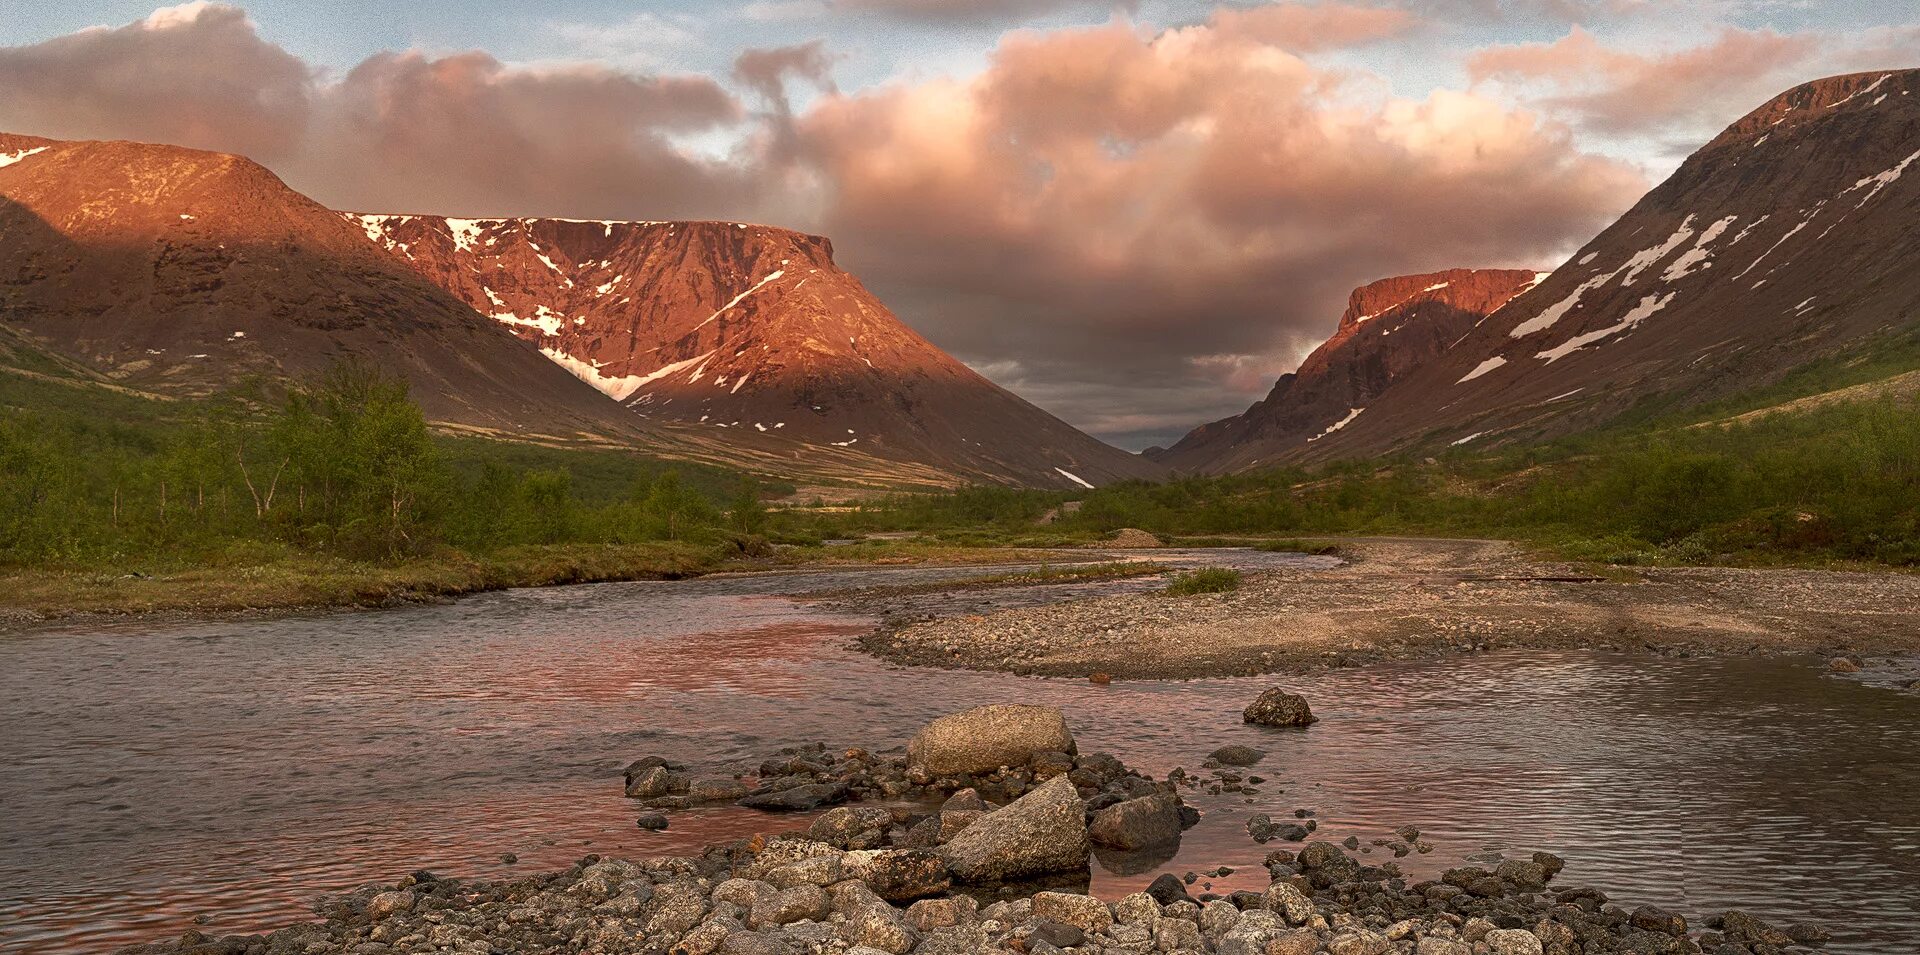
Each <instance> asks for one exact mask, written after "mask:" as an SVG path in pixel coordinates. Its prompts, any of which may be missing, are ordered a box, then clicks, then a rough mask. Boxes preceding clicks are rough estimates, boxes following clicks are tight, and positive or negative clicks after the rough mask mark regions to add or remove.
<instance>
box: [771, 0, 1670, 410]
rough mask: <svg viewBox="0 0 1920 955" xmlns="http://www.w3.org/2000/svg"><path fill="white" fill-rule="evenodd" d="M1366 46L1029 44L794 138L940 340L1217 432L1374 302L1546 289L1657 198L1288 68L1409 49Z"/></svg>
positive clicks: (1362, 86) (1354, 85) (1258, 40)
mask: <svg viewBox="0 0 1920 955" xmlns="http://www.w3.org/2000/svg"><path fill="white" fill-rule="evenodd" d="M1357 22H1365V21H1362V20H1360V19H1359V18H1358V17H1354V18H1343V17H1339V16H1335V17H1333V18H1329V19H1326V20H1325V21H1324V22H1323V23H1321V24H1320V25H1319V27H1318V28H1316V29H1306V28H1305V27H1304V26H1302V25H1301V24H1289V27H1290V28H1289V29H1288V30H1284V31H1271V30H1263V29H1249V23H1248V21H1247V20H1246V19H1245V18H1243V17H1240V16H1235V15H1221V16H1216V17H1215V18H1214V19H1212V20H1210V21H1209V22H1207V23H1203V24H1200V25H1195V26H1189V27H1183V28H1176V29H1170V30H1166V31H1162V32H1153V31H1149V30H1143V29H1140V28H1137V27H1135V26H1133V25H1130V24H1127V23H1124V22H1119V23H1112V24H1109V25H1106V26H1103V27H1097V28H1087V29H1075V30H1062V31H1055V32H1047V33H1038V32H1024V33H1013V34H1009V35H1008V36H1006V37H1005V38H1003V40H1002V42H1001V44H1000V46H999V48H998V49H997V51H996V52H995V53H994V56H993V58H992V61H991V64H990V66H989V67H988V68H987V69H986V70H985V72H983V73H981V74H980V75H978V76H976V77H973V78H969V79H964V80H954V79H943V80H935V81H931V82H925V83H919V84H911V85H909V84H894V85H889V86H884V87H881V88H877V89H872V90H867V91H863V92H860V93H858V94H855V95H849V96H841V97H831V98H828V99H825V100H823V101H822V102H820V103H818V104H816V105H815V106H814V107H813V108H812V109H811V110H810V111H809V112H808V113H807V114H806V115H804V116H803V117H801V119H800V128H801V131H802V137H803V141H804V143H805V149H806V152H807V156H808V158H809V160H810V161H811V162H812V163H814V164H815V165H816V166H817V167H818V168H819V169H820V170H821V178H822V180H823V181H824V182H826V183H828V184H829V185H830V186H831V188H832V189H833V196H832V198H831V200H830V201H829V204H828V207H827V211H826V213H825V216H826V221H825V222H824V223H823V228H824V229H825V230H826V231H827V232H828V233H829V234H832V235H835V236H836V237H837V240H838V242H839V246H840V248H841V249H842V250H843V252H844V256H843V257H844V258H845V259H846V260H847V261H848V262H850V263H852V264H854V265H855V266H856V267H858V268H859V269H860V270H861V271H862V274H865V275H870V276H872V277H873V278H874V280H875V282H876V284H878V285H880V286H881V287H882V289H883V290H884V291H886V292H887V293H888V294H889V295H891V296H893V298H892V300H894V301H897V302H898V303H900V304H901V305H902V306H904V308H905V310H906V313H907V314H911V315H913V316H915V317H916V318H917V319H919V320H920V322H921V325H922V327H923V328H924V329H925V330H926V331H928V332H929V334H930V335H931V336H932V337H933V338H934V339H935V340H936V341H940V342H942V343H945V344H948V345H950V346H951V347H953V348H955V349H956V350H957V351H959V352H960V353H961V354H962V355H963V356H965V357H971V358H976V359H982V358H988V357H993V356H1001V355H1007V354H1017V355H1020V356H1021V357H1022V360H1023V365H1024V367H1025V368H1026V370H1027V372H1026V373H1027V374H1028V375H1030V376H1036V377H1037V376H1045V378H1046V381H1047V384H1046V385H1045V386H1044V388H1045V389H1047V390H1056V391H1063V392H1065V394H1063V398H1064V399H1065V400H1064V401H1063V402H1062V405H1061V407H1060V409H1059V410H1061V411H1065V412H1068V413H1069V414H1073V413H1074V408H1073V407H1072V405H1074V404H1076V403H1077V404H1083V405H1086V406H1088V408H1090V409H1091V408H1095V407H1104V408H1107V409H1109V410H1111V409H1114V408H1133V409H1139V408H1141V407H1143V406H1152V405H1156V404H1162V403H1163V402H1167V401H1169V400H1174V399H1177V400H1178V402H1180V403H1182V404H1183V405H1184V406H1187V407H1190V408H1197V407H1201V406H1205V407H1207V408H1209V409H1211V410H1210V411H1209V412H1208V413H1210V414H1217V413H1218V412H1219V411H1222V410H1238V407H1236V406H1243V405H1244V404H1245V403H1247V401H1249V400H1251V399H1252V398H1253V397H1257V396H1258V394H1260V393H1263V392H1264V391H1265V390H1266V387H1267V386H1269V385H1270V384H1271V380H1270V379H1268V380H1266V381H1264V382H1262V381H1260V380H1258V379H1257V378H1256V377H1255V376H1252V375H1247V374H1244V373H1241V369H1240V367H1239V366H1240V365H1249V364H1250V365H1254V366H1259V367H1263V368H1264V369H1265V370H1269V371H1271V370H1274V369H1277V368H1284V367H1289V363H1290V362H1292V361H1296V360H1297V358H1298V355H1299V354H1300V351H1301V349H1302V348H1303V347H1304V346H1307V345H1310V344H1311V343H1313V342H1314V341H1316V340H1318V339H1320V338H1322V337H1324V335H1325V334H1326V332H1327V330H1328V329H1329V326H1330V325H1331V323H1332V321H1333V319H1334V318H1335V317H1336V316H1337V315H1338V314H1339V312H1340V308H1341V303H1342V302H1344V300H1345V297H1346V295H1347V293H1348V292H1349V291H1350V290H1351V289H1352V288H1353V287H1354V286H1355V285H1358V284H1360V283H1362V282H1365V281H1369V280H1372V279H1375V278H1379V277H1381V276H1384V275H1390V274H1398V273H1405V272H1412V271H1421V270H1426V269H1435V268H1441V267H1451V266H1462V265H1468V266H1492V265H1522V266H1532V265H1548V264H1551V263H1552V262H1553V261H1554V256H1555V255H1557V254H1559V253H1561V252H1562V251H1564V250H1566V249H1567V247H1568V246H1569V245H1573V244H1577V243H1578V242H1579V241H1584V240H1585V239H1586V238H1588V237H1590V236H1591V235H1592V234H1593V233H1594V232H1596V231H1598V229H1599V228H1600V227H1601V226H1603V225H1604V224H1605V223H1607V222H1608V221H1610V220H1611V219H1612V218H1613V217H1614V216H1616V215H1617V214H1618V213H1619V212H1620V211H1621V210H1622V209H1624V208H1625V207H1626V206H1627V205H1629V204H1630V203H1631V202H1632V201H1633V200H1634V199H1636V198H1638V196H1639V195H1640V194H1641V193H1642V192H1643V191H1644V189H1645V185H1646V183H1645V181H1644V179H1643V178H1642V176H1641V175H1640V174H1639V173H1638V171H1637V170H1635V169H1634V168H1631V167H1629V166H1626V165H1623V164H1621V163H1618V162H1614V161H1611V160H1607V159H1601V158H1596V157H1593V156H1590V155H1587V154H1584V153H1583V152H1582V151H1581V150H1580V149H1579V148H1577V147H1576V145H1575V144H1574V142H1573V140H1572V138H1571V136H1570V134H1569V132H1568V131H1567V130H1566V129H1565V128H1564V127H1560V126H1557V125H1554V124H1552V123H1548V122H1546V121H1544V120H1542V119H1541V118H1540V117H1538V116H1536V115H1534V114H1532V113H1529V112H1526V111H1521V110H1515V109H1512V108H1509V107H1507V106H1504V105H1502V104H1500V103H1498V102H1496V101H1494V100H1491V99H1487V98H1484V97H1480V96H1477V95H1474V94H1472V93H1468V92H1459V91H1446V90H1441V91H1436V92H1434V93H1433V94H1431V95H1429V96H1427V97H1424V98H1420V99H1405V98H1398V97H1394V96H1391V95H1388V94H1386V93H1385V92H1384V91H1383V90H1382V84H1381V83H1380V82H1379V81H1377V80H1375V79H1373V78H1370V77H1367V76H1365V75H1355V74H1352V73H1349V72H1346V71H1337V70H1332V69H1328V68H1323V67H1320V66H1316V65H1315V64H1313V63H1311V62H1309V61H1307V60H1305V59H1302V58H1301V57H1300V56H1299V55H1297V54H1296V53H1294V52H1291V51H1289V50H1288V49H1286V48H1284V47H1283V46H1279V45H1276V43H1281V42H1284V43H1286V44H1288V45H1294V46H1309V47H1311V46H1316V45H1322V44H1326V43H1350V42H1355V41H1356V40H1359V39H1366V38H1370V37H1373V36H1376V35H1379V34H1381V33H1382V32H1384V31H1386V30H1388V29H1390V28H1391V27H1392V24H1390V23H1385V22H1382V21H1373V26H1372V27H1371V28H1369V29H1367V30H1355V29H1353V28H1352V24H1353V23H1357ZM1268 25H1269V26H1271V24H1268ZM1221 355H1231V356H1243V357H1242V358H1241V359H1240V360H1239V362H1238V363H1237V364H1235V365H1233V366H1227V365H1225V364H1223V363H1222V362H1220V361H1218V360H1217V359H1216V358H1215V357H1214V356H1221ZM1229 389H1231V390H1229ZM1041 390H1042V389H1041V388H1036V389H1035V391H1034V392H1033V393H1034V394H1039V393H1040V391H1041ZM1203 392H1204V393H1205V400H1204V401H1203V400H1200V395H1201V393H1203ZM1071 420H1078V421H1083V422H1093V421H1095V420H1096V418H1095V416H1094V415H1087V416H1084V417H1074V418H1072V419H1071ZM1187 423H1188V424H1192V423H1197V421H1196V420H1194V419H1189V420H1188V422H1187Z"/></svg>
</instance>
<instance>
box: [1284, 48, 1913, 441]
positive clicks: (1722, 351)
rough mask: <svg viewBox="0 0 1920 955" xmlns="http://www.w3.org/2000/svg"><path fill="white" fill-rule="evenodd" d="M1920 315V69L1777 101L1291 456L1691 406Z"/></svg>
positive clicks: (1829, 85) (1586, 422)
mask: <svg viewBox="0 0 1920 955" xmlns="http://www.w3.org/2000/svg"><path fill="white" fill-rule="evenodd" d="M1916 325H1920V70H1906V71H1897V72H1890V73H1864V74H1855V75H1849V76H1837V77H1831V78H1828V79H1823V80H1818V81H1816V82H1813V83H1808V84H1806V85H1804V86H1800V87H1797V88H1795V89H1793V90H1790V91H1788V92H1786V93H1784V94H1782V95H1780V96H1779V97H1776V98H1775V99H1773V100H1772V101H1770V102H1768V103H1766V104H1765V105H1763V106H1761V107H1760V108H1759V109H1757V110H1755V111H1754V112H1753V113H1751V114H1749V115H1748V116H1746V117H1745V118H1743V119H1741V120H1740V121H1739V122H1736V123H1734V124H1733V125H1732V126H1730V127H1728V129H1727V130H1726V131H1725V132H1723V133H1721V134H1720V135H1719V136H1718V137H1716V138H1715V139H1714V140H1713V141H1712V142H1710V143H1708V144H1707V145H1706V146H1705V147H1703V148H1702V149H1700V151H1698V152H1697V153H1695V154H1694V155H1693V156H1692V157H1690V158H1689V159H1688V160H1687V161H1686V162H1685V163H1684V164H1683V165H1682V166H1681V167H1680V169H1679V170H1678V171H1677V172H1675V173H1674V175H1673V176H1672V177H1671V178H1669V179H1668V180H1667V181H1666V182H1664V183H1662V184H1661V185H1660V186H1659V187H1657V188H1655V189H1654V190H1653V191H1652V192H1650V193H1648V194H1647V196H1646V197H1645V198H1643V199H1642V200H1641V201H1640V202H1639V204H1637V205H1636V206H1635V207H1634V208H1633V209H1632V210H1631V211H1629V212H1628V213H1627V214H1626V215H1625V216H1623V217H1622V218H1621V219H1620V220H1619V221H1618V222H1616V223H1615V224H1614V225H1613V226H1611V227H1609V228H1608V229H1607V230H1606V231H1605V232H1602V233H1601V234H1600V235H1599V236H1598V237H1596V238H1595V239H1594V240H1593V241H1592V242H1590V243H1588V244H1587V245H1586V247H1584V248H1582V249H1581V250H1580V251H1579V252H1578V253H1575V255H1574V256H1573V258H1572V259H1571V260H1570V261H1569V262H1568V263H1566V264H1565V265H1563V266H1562V267H1561V268H1560V269H1559V270H1557V271H1555V272H1554V273H1553V274H1552V275H1551V276H1550V277H1548V278H1547V279H1546V280H1544V281H1542V282H1541V283H1540V284H1539V285H1538V286H1536V287H1534V288H1533V289H1531V290H1529V291H1527V292H1526V293H1524V294H1522V295H1520V296H1519V297H1517V298H1515V299H1514V300H1513V301H1512V302H1510V303H1508V304H1507V305H1506V306H1505V307H1504V308H1501V309H1500V310H1498V311H1496V312H1494V313H1493V314H1492V315H1490V316H1488V317H1487V319H1486V320H1485V321H1483V322H1480V323H1479V324H1478V325H1477V326H1476V327H1475V328H1474V329H1473V330H1472V331H1471V332H1470V333H1469V334H1468V335H1467V336H1466V337H1465V338H1464V339H1463V340H1462V341H1461V342H1459V343H1458V344H1457V345H1454V346H1452V347H1450V348H1448V349H1447V350H1445V351H1444V352H1443V353H1442V354H1440V355H1439V356H1437V357H1436V358H1435V359H1434V360H1433V361H1431V362H1428V363H1426V364H1424V365H1422V366H1421V367H1418V368H1416V369H1414V370H1413V371H1411V372H1410V373H1408V374H1407V375H1405V376H1404V377H1402V378H1400V379H1399V380H1398V381H1396V382H1394V383H1393V384H1392V385H1391V386H1390V387H1388V388H1387V389H1386V390H1385V391H1384V392H1382V393H1381V394H1380V395H1379V396H1378V397H1377V398H1376V399H1375V400H1373V401H1372V402H1370V403H1369V404H1367V405H1366V407H1365V410H1364V411H1363V412H1362V413H1360V414H1358V415H1356V416H1355V417H1353V418H1352V419H1350V420H1349V421H1348V422H1347V423H1346V425H1345V426H1343V427H1342V428H1340V429H1339V431H1338V432H1336V433H1333V434H1329V435H1327V436H1326V437H1325V438H1323V439H1321V440H1319V441H1313V442H1308V441H1305V440H1302V441H1300V442H1299V443H1296V444H1294V445H1292V446H1291V447H1290V448H1289V449H1287V450H1285V451H1284V452H1282V455H1281V456H1282V457H1283V458H1284V459H1286V460H1294V461H1303V460H1304V461H1312V460H1330V459H1335V458H1355V457H1364V456H1368V455H1374V454H1379V453H1383V452H1388V451H1396V450H1403V451H1404V450H1433V449H1444V448H1447V447H1449V446H1467V447H1485V446H1488V445H1492V444H1496V443H1514V442H1526V441H1536V440H1542V439H1546V438H1552V437H1556V436H1560V435H1565V434H1569V433H1573V432H1577V431H1581V430H1585V429H1590V428H1593V427H1596V426H1599V425H1602V424H1605V423H1606V422H1608V421H1610V420H1612V419H1614V418H1616V417H1618V416H1619V415H1620V414H1622V413H1623V412H1625V411H1627V410H1628V409H1630V408H1632V407H1634V406H1635V405H1636V404H1639V403H1642V402H1646V401H1654V402H1657V403H1659V404H1661V405H1662V406H1666V407H1685V406H1688V405H1691V404H1696V403H1699V402H1702V401H1708V400H1712V399H1715V398H1720V397H1725V396H1728V395H1732V394H1736V393H1739V392H1742V391H1746V390H1749V389H1752V388H1755V387H1758V386H1762V385H1766V384H1769V383H1771V382H1774V381H1777V380H1779V379H1780V378H1781V377H1783V376H1784V375H1786V374H1787V373H1788V372H1790V371H1792V370H1793V369H1794V368H1796V367H1799V366H1801V365H1803V364H1805V363H1807V362H1809V361H1813V360H1816V359H1821V358H1825V357H1828V356H1832V355H1835V354H1838V353H1840V352H1843V351H1848V350H1851V349H1854V348H1858V347H1861V346H1863V344H1865V343H1868V342H1870V341H1873V340H1876V339H1877V338H1878V337H1879V336H1881V335H1883V334H1885V333H1888V332H1897V331H1902V330H1910V329H1912V328H1913V327H1915V326H1916Z"/></svg>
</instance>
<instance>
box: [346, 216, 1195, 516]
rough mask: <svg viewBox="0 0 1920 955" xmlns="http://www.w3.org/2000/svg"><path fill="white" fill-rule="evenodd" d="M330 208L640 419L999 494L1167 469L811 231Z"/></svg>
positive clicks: (703, 223) (1155, 474) (1156, 473)
mask: <svg viewBox="0 0 1920 955" xmlns="http://www.w3.org/2000/svg"><path fill="white" fill-rule="evenodd" d="M341 215H342V216H343V217H344V218H346V219H347V220H348V221H350V222H352V223H354V224H356V225H357V226H358V227H360V228H363V229H364V230H365V231H366V234H367V236H368V237H369V238H370V239H372V240H373V241H374V243H375V244H376V245H378V246H380V247H381V248H384V249H386V250H387V251H388V252H389V253H391V254H393V255H395V256H398V257H400V258H401V259H403V260H405V261H406V262H407V263H408V264H409V265H410V266H411V267H412V268H414V269H416V270H417V271H419V272H420V273H421V274H422V275H424V276H426V277H427V278H428V279H429V280H430V281H433V282H435V283H436V284H438V285H440V286H441V287H443V288H445V289H446V290H447V291H449V292H450V293H452V294H453V295H455V296H456V297H458V298H461V299H462V300H463V301H466V302H467V303H468V304H470V305H471V306H473V307H474V308H475V309H476V310H478V311H480V312H481V313H483V314H486V315H488V316H489V317H491V318H492V319H494V320H495V321H497V322H500V323H501V324H502V325H504V326H506V327H508V328H510V329H511V330H512V331H514V333H515V334H517V335H519V336H520V337H521V338H522V339H523V340H525V341H527V342H528V343H529V344H531V345H533V346H534V347H537V348H539V349H540V350H541V352H542V353H543V354H545V355H546V356H547V357H548V358H549V359H551V360H553V361H555V362H556V363H558V364H560V365H562V366H564V367H566V368H567V369H568V370H570V371H572V372H573V373H574V374H575V375H577V376H579V377H580V378H581V379H582V380H584V381H587V382H589V383H591V384H593V385H594V386H595V387H597V388H599V389H600V390H601V391H602V392H604V393H606V394H607V395H608V396H609V397H611V398H614V399H616V400H620V401H623V402H625V403H626V405H627V406H628V407H629V408H631V409H632V410H633V411H634V412H635V413H636V414H639V415H641V416H644V417H646V418H647V419H649V420H651V421H671V422H676V423H678V424H680V425H682V426H687V427H699V428H708V429H712V430H713V431H715V432H716V433H724V434H725V440H730V441H734V442H737V443H740V444H742V445H743V446H749V447H751V446H755V445H758V444H760V443H764V442H767V441H770V440H773V439H776V438H784V439H786V440H788V441H791V442H797V443H798V444H799V445H801V446H802V447H812V448H819V449H823V450H824V449H829V448H839V449H858V450H860V451H863V452H865V453H868V454H871V455H874V456H875V457H877V458H880V459H883V460H899V461H916V462H921V463H928V464H933V465H935V466H938V467H942V468H945V469H948V470H951V471H954V472H955V473H958V474H961V475H965V476H969V477H971V478H974V479H979V480H986V481H990V482H995V483H1007V482H1015V483H1025V484H1032V485H1037V486H1043V487H1045V486H1052V487H1079V486H1081V485H1083V484H1089V485H1090V484H1094V483H1105V482H1109V481H1113V480H1122V479H1129V478H1145V477H1158V476H1159V475H1160V474H1161V473H1163V472H1161V470H1160V469H1159V467H1158V466H1157V465H1155V464H1153V463H1152V462H1149V461H1146V460H1144V459H1141V458H1138V457H1136V456H1134V455H1130V454H1127V453H1126V452H1123V451H1120V450H1119V449H1116V448H1112V447H1109V446H1107V445H1105V444H1102V443H1100V442H1098V441H1096V440H1095V439H1093V438H1091V437H1089V436H1087V435H1084V434H1082V433H1081V432H1079V431H1077V430H1075V429H1073V428H1072V427H1071V426H1069V425H1067V424H1066V423H1065V422H1062V421H1060V420H1059V419H1057V418H1055V417H1053V416H1052V415H1049V414H1047V413H1046V412H1044V411H1042V410H1041V409H1039V408H1036V407H1034V406H1033V405H1032V404H1030V403H1028V402H1026V401H1025V400H1023V399H1021V398H1019V397H1018V396H1016V395H1014V394H1012V393H1011V392H1008V391H1006V390H1005V389H1003V388H1001V387H999V386H998V385H995V384H993V383H992V382H991V381H989V380H987V379H986V378H985V377H983V376H981V375H980V374H978V373H977V372H975V371H973V370H972V369H970V368H968V367H966V366H965V365H964V364H962V363H960V362H959V361H958V360H956V359H954V358H952V357H951V356H949V355H947V354H946V353H945V352H943V351H941V350H940V349H939V348H937V347H936V346H934V345H933V344H932V343H930V342H928V341H927V340H926V339H925V338H923V337H922V336H920V335H919V334H918V333H916V332H914V331H913V330H912V329H911V328H909V327H908V326H906V325H905V323H903V322H901V321H900V320H899V319H898V318H897V317H895V316H894V315H893V313H892V312H891V311H889V310H888V309H887V308H886V306H885V305H883V304H882V303H881V302H880V301H879V300H878V299H877V298H875V297H874V296H873V294H872V293H871V292H870V291H868V290H867V289H866V287H865V286H864V285H863V284H861V283H860V281H859V280H858V278H856V277H855V276H853V275H851V274H850V273H848V272H846V271H845V270H843V269H841V268H840V267H839V266H838V265H837V264H836V263H835V261H834V258H833V244H832V242H831V241H830V240H829V239H827V238H825V237H823V236H818V235H812V234H809V233H805V232H800V231H796V230H792V229H784V228H780V227H775V226H766V225H758V224H753V223H741V222H725V221H714V220H705V221H621V220H581V219H553V218H540V217H505V218H473V219H467V218H449V217H441V216H427V215H387V214H375V213H354V212H346V213H341Z"/></svg>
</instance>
